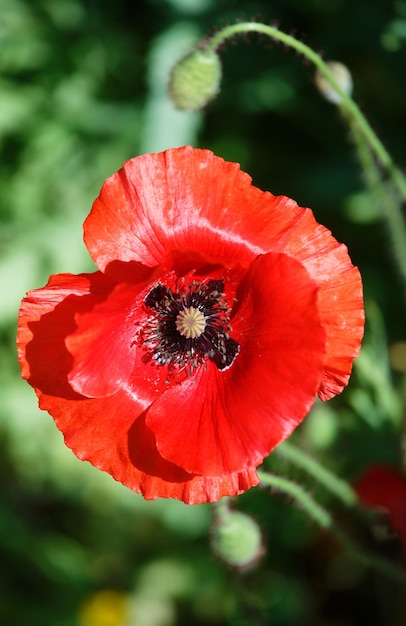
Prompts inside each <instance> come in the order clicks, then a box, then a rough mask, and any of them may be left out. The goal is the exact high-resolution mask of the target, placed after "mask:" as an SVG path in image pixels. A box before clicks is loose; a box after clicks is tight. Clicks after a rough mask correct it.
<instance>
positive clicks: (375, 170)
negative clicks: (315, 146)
mask: <svg viewBox="0 0 406 626" xmlns="http://www.w3.org/2000/svg"><path fill="white" fill-rule="evenodd" d="M347 122H348V124H349V127H350V130H351V136H352V138H353V141H354V145H355V149H356V152H357V156H358V159H359V162H360V164H361V167H362V170H363V172H364V177H365V183H366V186H367V188H368V189H369V191H370V193H371V196H372V197H373V198H374V199H375V201H376V202H377V203H378V205H379V206H380V207H381V214H382V217H383V218H384V219H385V221H386V226H387V230H388V233H389V237H390V240H391V243H392V252H393V255H394V258H395V261H396V263H397V268H398V271H399V274H400V277H401V278H402V280H403V284H404V285H406V244H405V242H406V227H405V222H404V220H403V215H402V209H401V206H400V202H399V201H398V198H397V197H396V195H395V194H396V191H393V190H391V189H390V188H389V187H388V185H387V184H385V183H384V182H383V180H382V176H381V172H380V170H379V167H378V165H377V163H376V161H375V159H374V157H373V155H372V153H371V151H370V149H369V147H368V146H367V145H366V144H365V142H364V141H363V137H362V135H361V133H360V130H359V128H358V126H357V124H356V123H354V121H353V120H352V119H351V118H348V119H347Z"/></svg>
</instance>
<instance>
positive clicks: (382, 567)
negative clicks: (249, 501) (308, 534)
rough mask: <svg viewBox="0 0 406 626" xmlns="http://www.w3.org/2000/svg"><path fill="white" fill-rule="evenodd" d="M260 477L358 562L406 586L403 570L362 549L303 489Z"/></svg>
mask: <svg viewBox="0 0 406 626" xmlns="http://www.w3.org/2000/svg"><path fill="white" fill-rule="evenodd" d="M258 476H259V479H260V481H261V482H262V483H263V484H265V485H268V486H269V487H274V488H275V489H278V490H280V491H283V492H284V493H286V494H287V495H289V496H291V497H292V498H293V499H294V500H295V501H296V503H297V504H298V505H299V506H300V508H301V509H303V510H304V511H305V512H306V513H307V514H308V515H309V517H311V519H313V521H315V522H316V523H317V524H318V525H319V526H321V528H324V529H328V530H329V531H330V532H332V533H333V534H334V535H335V536H336V537H337V539H338V540H339V541H340V542H341V544H342V545H343V546H344V547H345V548H347V550H348V551H349V552H350V553H351V554H352V556H353V558H355V559H356V560H357V561H360V562H361V563H365V564H366V565H368V566H370V567H373V568H374V569H376V570H378V571H379V572H381V573H382V574H384V575H385V576H388V577H389V578H391V579H392V580H395V581H397V582H400V583H403V584H406V573H405V572H404V571H403V570H402V569H400V568H398V567H396V566H395V565H392V564H391V563H389V562H388V561H386V560H385V559H381V558H380V557H377V556H375V555H374V554H371V553H369V552H368V551H367V550H364V549H363V548H360V547H359V546H358V545H357V544H356V543H355V542H354V541H353V540H352V539H351V537H349V536H348V535H347V533H345V532H344V531H343V530H342V528H340V527H339V526H338V525H337V524H336V523H335V522H334V520H333V518H332V516H331V515H330V513H329V512H328V511H327V510H326V509H324V508H323V507H322V506H321V505H320V504H319V503H318V502H316V501H315V500H314V498H313V497H312V496H311V495H310V494H309V493H308V492H307V491H305V490H304V489H303V487H301V486H300V485H298V484H297V483H294V482H292V481H290V480H288V479H287V478H284V477H282V476H276V475H275V474H268V473H266V472H261V471H259V472H258Z"/></svg>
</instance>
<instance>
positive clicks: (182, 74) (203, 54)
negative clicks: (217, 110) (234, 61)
mask: <svg viewBox="0 0 406 626" xmlns="http://www.w3.org/2000/svg"><path fill="white" fill-rule="evenodd" d="M220 81H221V63H220V58H219V56H218V55H217V53H216V52H215V51H214V50H194V51H193V52H190V53H189V54H188V55H186V56H185V57H183V59H181V60H180V61H179V62H178V63H177V64H176V65H175V67H174V68H173V70H172V73H171V76H170V79H169V95H170V97H171V99H172V101H173V103H174V105H175V106H176V108H178V109H180V110H182V111H197V110H199V109H202V108H203V107H205V106H206V105H207V104H208V103H209V102H210V100H212V99H213V98H214V97H215V96H216V95H217V93H218V91H219V87H220Z"/></svg>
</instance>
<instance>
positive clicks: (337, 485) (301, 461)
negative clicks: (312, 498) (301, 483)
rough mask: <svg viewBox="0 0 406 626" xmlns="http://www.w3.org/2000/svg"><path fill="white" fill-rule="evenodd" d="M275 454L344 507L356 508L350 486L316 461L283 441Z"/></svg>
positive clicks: (355, 498)
mask: <svg viewBox="0 0 406 626" xmlns="http://www.w3.org/2000/svg"><path fill="white" fill-rule="evenodd" d="M275 454H279V455H280V456H283V457H285V458H286V459H288V460H289V461H291V462H292V463H294V464H295V465H296V466H298V467H300V468H301V469H303V470H304V471H305V472H307V473H308V474H310V476H312V477H313V478H315V479H316V480H317V481H318V482H319V483H320V484H321V485H323V487H325V488H326V489H327V490H328V491H329V492H330V493H332V494H333V495H335V496H336V497H338V498H339V499H340V500H341V501H342V502H343V503H344V504H345V505H346V506H350V507H356V506H357V505H358V497H357V494H356V493H355V491H354V490H353V489H352V488H351V487H350V485H349V484H348V483H347V482H346V481H344V480H341V479H340V478H338V476H336V475H335V474H333V473H332V472H330V471H329V470H328V469H326V468H325V467H323V466H322V465H321V464H320V463H319V462H318V461H317V460H316V459H314V458H313V457H311V456H309V454H307V453H306V452H303V450H301V449H300V448H297V447H296V446H295V445H293V444H292V443H290V442H288V441H285V442H284V443H283V444H282V445H281V446H278V447H277V448H276V449H275Z"/></svg>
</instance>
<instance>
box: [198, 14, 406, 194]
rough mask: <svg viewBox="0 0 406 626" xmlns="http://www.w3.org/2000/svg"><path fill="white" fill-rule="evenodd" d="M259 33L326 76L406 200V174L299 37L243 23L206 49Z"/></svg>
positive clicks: (224, 32) (219, 35) (226, 30)
mask: <svg viewBox="0 0 406 626" xmlns="http://www.w3.org/2000/svg"><path fill="white" fill-rule="evenodd" d="M247 32H256V33H261V34H263V35H266V36H268V37H271V38H272V39H276V40H277V41H280V42H282V43H284V44H285V45H287V46H289V47H290V48H293V49H294V50H296V51H297V52H299V53H300V54H302V55H303V56H305V57H306V58H307V59H309V61H311V63H313V65H315V66H316V67H317V69H318V70H319V72H320V73H321V74H322V75H323V76H324V77H325V79H326V80H327V81H328V83H329V84H330V85H331V87H332V88H333V89H334V91H336V92H337V93H338V94H339V96H340V97H341V102H340V104H339V106H340V108H341V109H342V110H343V111H345V112H346V113H347V115H348V116H349V117H350V118H351V119H352V120H353V122H354V123H356V124H357V126H358V128H359V130H360V132H361V133H362V135H363V137H364V138H365V140H366V141H367V143H368V144H369V146H370V147H371V149H372V151H373V153H374V154H375V156H376V158H377V160H378V162H379V163H380V164H381V165H382V167H384V168H385V169H386V171H387V173H388V175H389V176H390V178H391V179H392V180H393V182H394V184H395V186H396V187H397V188H398V190H399V191H400V193H401V195H402V197H403V198H404V199H405V200H406V179H405V177H404V176H403V174H402V173H401V172H400V170H398V169H397V168H396V166H395V164H394V162H393V160H392V158H391V156H390V154H389V152H388V151H387V150H386V148H385V147H384V145H383V144H382V143H381V141H380V140H379V139H378V137H377V136H376V134H375V133H374V131H373V130H372V128H371V126H370V125H369V123H368V121H367V120H366V118H365V117H364V115H363V114H362V113H361V110H360V109H359V107H358V106H357V105H356V104H355V102H354V101H353V100H352V98H351V97H350V96H349V95H348V94H346V93H345V92H344V91H343V90H342V88H341V87H340V85H339V84H338V83H337V81H336V79H335V77H334V75H333V73H332V72H331V70H330V69H329V67H328V65H327V64H326V63H325V62H324V61H323V59H322V58H321V56H320V55H319V54H317V53H316V52H314V50H312V49H311V48H309V46H307V45H306V44H304V43H302V42H301V41H299V40H298V39H295V37H292V36H291V35H287V34H286V33H284V32H282V31H280V30H279V29H278V28H275V27H274V26H268V25H267V24H261V23H260V22H241V23H239V24H233V25H231V26H226V27H225V28H223V29H221V30H219V31H218V32H217V33H215V35H213V37H212V38H211V39H209V40H208V42H207V43H206V46H205V48H206V50H212V51H215V50H216V49H217V48H218V47H219V46H220V45H221V44H222V43H223V42H224V41H225V40H226V39H228V38H229V37H232V36H234V35H237V34H238V33H247Z"/></svg>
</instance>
